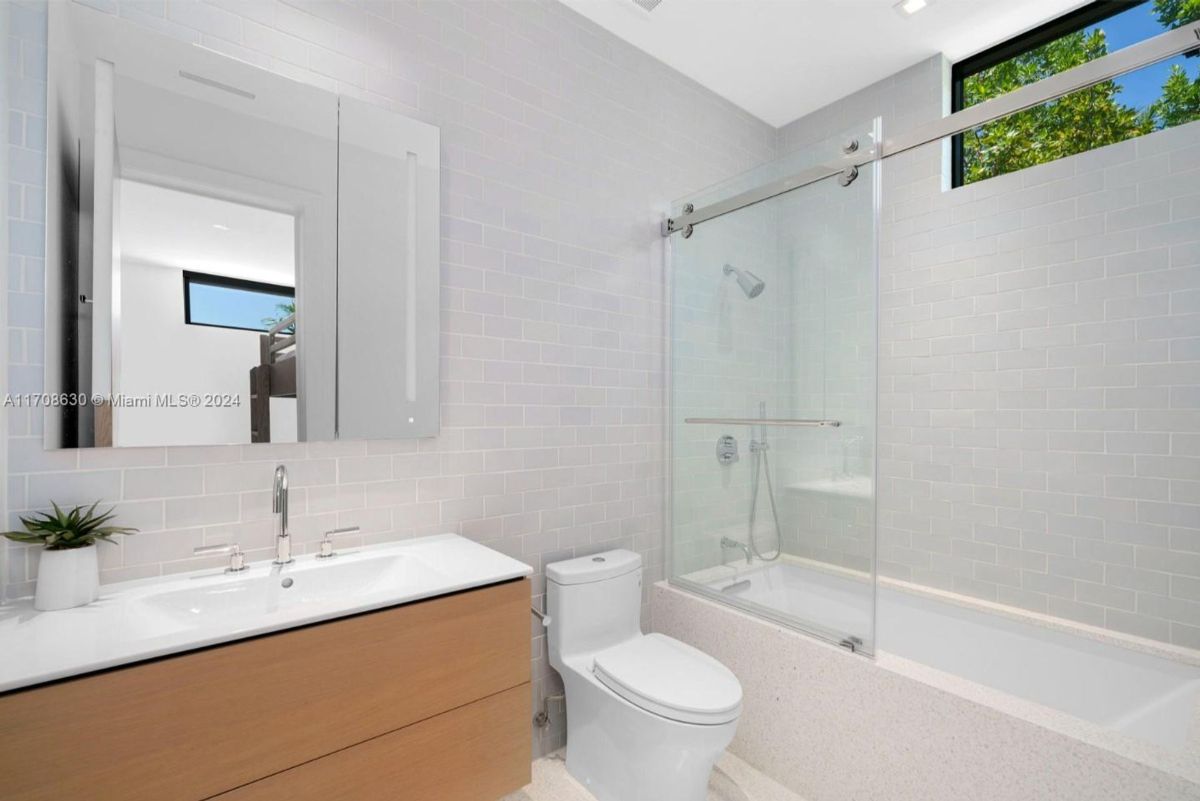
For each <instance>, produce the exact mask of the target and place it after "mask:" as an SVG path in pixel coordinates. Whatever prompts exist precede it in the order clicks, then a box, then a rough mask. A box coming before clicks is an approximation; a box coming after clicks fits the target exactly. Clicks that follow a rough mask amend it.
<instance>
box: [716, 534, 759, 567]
mask: <svg viewBox="0 0 1200 801" xmlns="http://www.w3.org/2000/svg"><path fill="white" fill-rule="evenodd" d="M726 548H734V549H739V550H741V552H742V553H744V554H746V564H750V563H751V561H752V559H751V557H750V546H749V545H746V544H745V543H742V542H738V541H737V540H733V539H730V538H729V537H721V550H722V552H724V550H725V549H726ZM721 561H722V562H724V561H725V560H724V558H722V559H721Z"/></svg>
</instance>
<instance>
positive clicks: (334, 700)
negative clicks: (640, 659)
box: [0, 579, 530, 801]
mask: <svg viewBox="0 0 1200 801" xmlns="http://www.w3.org/2000/svg"><path fill="white" fill-rule="evenodd" d="M529 636H530V625H529V581H528V580H525V579H522V580H517V581H512V582H508V583H505V584H500V585H496V586H493V587H486V588H483V589H478V590H472V591H469V592H463V593H459V594H457V595H451V596H447V597H443V598H435V599H431V600H427V601H421V602H417V603H413V604H408V605H405V606H399V607H394V608H391V609H385V610H381V611H378V612H372V613H368V614H363V615H358V616H355V617H349V618H343V619H340V620H334V621H330V622H328V623H322V624H318V625H314V626H310V627H307V628H301V629H294V630H291V631H285V632H281V633H279V634H273V635H269V636H265V637H259V638H256V639H252V640H246V641H243V642H236V643H231V644H229V645H223V646H219V647H215V648H210V649H207V650H202V651H196V652H192V653H186V654H182V655H179V656H174V657H169V658H166V659H162V660H159V661H155V662H149V663H145V664H141V665H134V666H131V667H127V668H118V669H114V670H111V671H107V672H104V673H99V674H94V675H91V676H84V677H81V678H78V679H70V680H67V681H63V682H59V683H56V684H51V685H49V686H46V687H35V688H31V689H28V690H17V691H14V692H10V693H8V694H5V695H0V743H3V748H0V799H3V801H42V800H43V799H44V800H45V801H63V800H64V799H72V801H83V800H84V799H120V800H121V801H168V800H169V801H200V799H205V798H209V797H211V796H214V795H217V794H219V793H222V792H225V791H228V790H231V789H233V788H236V787H240V786H242V785H245V784H249V783H250V782H253V781H256V780H258V779H261V778H263V777H265V776H269V775H271V774H274V773H278V772H280V771H286V770H288V769H289V768H293V767H295V766H297V765H300V764H302V763H305V762H309V761H311V760H315V759H318V758H320V757H323V756H325V755H327V754H331V753H333V752H335V751H339V750H341V749H344V748H348V747H349V746H352V745H356V744H359V743H363V742H365V741H367V740H371V739H373V738H377V737H379V736H380V735H383V734H387V733H389V732H394V731H396V730H398V729H401V728H404V727H406V726H410V725H411V724H413V723H416V722H418V721H423V720H426V719H428V718H432V717H434V716H436V715H439V714H440V713H442V712H446V711H447V710H451V709H455V708H457V707H461V706H465V705H467V704H469V703H471V702H472V701H476V700H478V699H481V698H487V697H490V696H494V695H496V694H497V693H502V692H503V691H505V690H509V689H511V688H514V687H522V686H526V685H527V683H528V682H529ZM522 692H524V694H525V706H524V707H522V709H521V714H520V716H519V720H520V721H521V724H522V726H523V727H524V733H523V739H528V711H529V710H528V700H529V699H528V689H527V688H526V689H525V690H523V691H522ZM527 767H528V766H526V768H527Z"/></svg>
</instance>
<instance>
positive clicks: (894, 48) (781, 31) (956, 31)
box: [561, 0, 1086, 127]
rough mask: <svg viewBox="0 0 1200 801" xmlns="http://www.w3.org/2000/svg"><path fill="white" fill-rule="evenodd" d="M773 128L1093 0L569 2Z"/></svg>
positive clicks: (993, 41) (675, 0)
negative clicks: (917, 6) (903, 6)
mask: <svg viewBox="0 0 1200 801" xmlns="http://www.w3.org/2000/svg"><path fill="white" fill-rule="evenodd" d="M561 2H563V3H564V4H566V5H567V6H569V7H570V8H573V9H574V10H575V11H577V12H579V13H580V14H582V15H584V16H585V17H588V18H590V19H591V20H592V21H594V22H596V23H598V24H599V25H601V26H603V27H604V28H607V29H608V30H609V31H611V32H612V33H614V34H616V35H617V36H619V37H620V38H622V39H624V40H626V41H627V42H629V43H631V44H633V45H634V46H636V47H638V48H640V49H641V50H644V51H645V52H647V53H649V54H650V55H652V56H654V57H655V58H657V59H658V60H660V61H662V62H664V63H666V64H668V65H670V66H671V67H674V68H675V69H676V70H678V71H680V72H682V73H683V74H684V75H687V76H688V77H690V78H692V79H693V80H695V81H697V82H698V83H700V84H702V85H703V86H706V87H708V88H709V89H711V90H712V91H714V92H716V93H717V94H718V95H721V96H722V97H724V98H726V99H728V100H730V101H732V102H733V103H735V104H737V105H738V106H741V107H742V108H744V109H745V110H746V111H749V112H750V113H751V114H753V115H754V116H756V117H758V118H760V119H762V120H764V121H766V122H768V123H770V124H771V125H773V126H776V127H778V126H781V125H785V124H787V123H789V122H791V121H792V120H795V119H797V118H799V117H802V116H804V115H805V114H808V113H809V112H811V111H814V110H816V109H818V108H821V107H822V106H824V105H827V104H829V103H831V102H833V101H834V100H837V99H838V98H841V97H845V96H846V95H848V94H851V93H852V92H855V91H857V90H859V89H862V88H863V87H865V86H869V85H871V84H873V83H875V82H876V81H879V80H882V79H883V78H886V77H888V76H889V75H892V74H894V73H896V72H899V71H900V70H902V69H904V68H905V67H909V66H911V65H913V64H915V63H917V62H918V61H921V60H922V59H925V58H928V57H929V56H932V55H935V54H936V53H938V52H944V53H945V54H946V55H947V56H948V57H949V58H950V59H951V60H952V61H954V60H958V59H961V58H963V57H965V56H969V55H972V54H974V53H977V52H979V51H980V50H984V49H986V48H987V47H989V46H991V45H993V44H996V43H997V42H1001V41H1003V40H1005V39H1007V38H1009V37H1011V36H1013V35H1015V34H1017V33H1020V32H1022V31H1025V30H1028V29H1029V28H1032V27H1035V26H1036V25H1038V24H1040V23H1042V22H1045V21H1046V20H1048V19H1052V18H1054V17H1057V16H1058V15H1060V14H1062V13H1064V12H1066V11H1069V10H1070V9H1073V8H1077V7H1079V6H1081V5H1083V4H1084V3H1085V2H1086V0H929V5H928V6H927V7H926V8H925V9H924V10H922V11H919V12H917V13H916V14H914V15H912V16H903V15H901V14H900V13H899V12H897V11H896V10H895V9H894V8H893V6H894V4H895V2H896V0H662V2H661V3H660V4H659V6H658V7H657V8H656V9H655V10H654V11H650V12H646V11H644V10H642V9H641V8H640V7H639V6H638V5H637V3H635V2H634V0H561Z"/></svg>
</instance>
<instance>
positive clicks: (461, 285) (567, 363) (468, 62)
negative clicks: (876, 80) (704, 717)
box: [0, 0, 776, 752]
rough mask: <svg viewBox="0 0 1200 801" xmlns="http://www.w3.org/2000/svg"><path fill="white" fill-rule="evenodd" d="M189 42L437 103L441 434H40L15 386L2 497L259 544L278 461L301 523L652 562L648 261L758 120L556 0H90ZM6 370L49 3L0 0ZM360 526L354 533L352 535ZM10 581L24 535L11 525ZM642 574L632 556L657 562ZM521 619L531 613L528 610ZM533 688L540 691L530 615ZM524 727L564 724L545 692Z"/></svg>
mask: <svg viewBox="0 0 1200 801" xmlns="http://www.w3.org/2000/svg"><path fill="white" fill-rule="evenodd" d="M88 5H92V6H94V7H96V8H99V9H101V10H103V11H106V12H111V13H116V14H120V15H122V16H124V17H127V18H129V19H130V20H132V21H134V22H136V23H138V24H140V25H145V26H147V27H150V28H153V29H155V30H158V31H161V32H163V33H166V34H168V35H171V36H175V37H177V38H179V39H182V40H184V41H188V42H192V43H197V44H200V45H203V46H206V47H210V48H213V49H215V50H219V51H221V52H225V53H228V54H230V55H232V56H234V57H236V58H241V59H244V60H246V61H249V62H251V63H254V64H258V65H261V66H264V67H266V68H267V69H271V70H274V71H277V72H279V73H281V74H283V75H286V76H288V77H291V78H295V79H297V80H301V81H305V82H309V83H313V84H315V85H318V86H321V87H324V88H327V89H330V90H334V91H337V92H340V93H343V94H348V95H355V96H359V97H362V98H365V99H367V100H369V101H372V102H376V103H380V104H382V105H385V106H388V107H390V108H393V109H395V110H396V111H398V112H401V113H404V114H408V115H411V116H413V117H416V118H418V119H421V120H424V121H426V122H429V123H432V124H435V125H438V126H440V127H441V129H442V150H443V152H442V164H443V179H442V180H443V186H442V199H443V209H442V215H443V216H442V231H443V236H444V241H443V243H442V310H443V311H442V321H443V330H442V341H441V352H442V423H443V429H442V433H441V435H440V436H439V437H438V438H436V439H429V440H422V441H410V442H339V443H333V444H329V443H308V444H301V445H255V446H249V445H247V446H230V447H215V448H148V449H119V450H96V451H89V450H83V451H52V452H45V451H43V450H42V445H41V436H40V435H41V420H40V416H39V415H38V414H36V413H35V414H31V413H29V412H28V411H25V410H19V409H16V410H14V409H9V410H7V418H8V420H7V424H8V430H9V442H8V445H9V451H10V459H11V463H10V473H9V476H8V492H9V508H8V515H7V521H8V524H9V525H13V524H15V523H16V520H15V518H16V515H18V514H20V513H22V512H25V511H27V510H32V509H37V508H39V507H43V506H45V505H46V504H48V503H49V501H50V500H51V499H54V500H56V501H58V502H60V503H83V502H91V501H93V500H96V499H101V500H102V501H104V502H106V503H115V504H116V506H117V510H118V512H119V513H120V515H121V519H122V521H123V522H125V523H127V524H129V525H133V526H137V527H139V528H140V529H142V533H140V534H138V535H136V536H134V537H129V538H126V539H124V540H123V541H122V544H121V545H119V546H113V547H106V548H104V549H103V550H102V554H103V580H104V581H106V582H111V581H117V580H121V579H128V578H136V577H141V576H152V575H158V574H160V573H166V572H172V571H180V570H189V569H194V568H197V567H202V566H208V565H216V564H218V562H219V560H214V559H211V558H210V559H194V558H192V557H191V549H192V548H193V547H194V546H196V545H199V544H202V543H211V542H223V541H227V540H236V541H239V542H240V543H241V544H242V546H243V547H245V548H247V549H248V550H249V552H250V556H251V558H261V557H264V556H265V555H266V554H267V553H268V548H269V545H270V538H271V520H270V505H269V497H268V496H269V489H270V481H271V472H272V470H273V468H274V466H275V464H276V463H277V462H284V463H286V464H287V465H288V467H289V470H290V474H291V479H292V482H291V483H292V487H294V489H293V490H292V498H291V508H292V511H293V518H292V519H293V525H294V528H295V531H296V534H297V536H298V538H299V540H300V541H301V543H303V544H304V545H305V547H306V548H309V549H311V548H312V547H313V544H314V542H315V541H316V539H317V538H318V537H319V536H320V533H321V532H322V531H323V530H325V529H329V528H333V527H336V526H344V525H351V524H353V525H358V526H360V527H362V529H363V532H364V535H363V537H362V538H361V539H362V541H364V542H373V541H379V540H388V539H395V538H400V537H411V536H416V535H421V534H430V533H436V532H443V531H457V532H460V533H462V534H463V535H465V536H468V537H471V538H473V539H476V540H479V541H481V542H486V543H487V544H488V545H490V546H492V547H495V548H497V549H499V550H501V551H504V552H506V553H508V554H511V555H513V556H515V557H517V558H519V559H521V560H523V561H526V562H528V563H529V564H531V565H533V566H534V568H535V569H536V570H537V575H536V576H535V582H534V592H535V594H536V597H535V598H534V599H533V600H534V602H535V603H540V602H541V598H540V594H541V592H542V567H543V565H544V564H545V563H546V562H548V561H553V560H555V559H560V558H566V557H570V556H573V555H576V554H581V553H587V552H590V551H594V550H599V549H604V548H610V547H628V548H633V549H635V550H637V551H638V552H640V553H641V554H642V555H643V556H644V557H645V559H646V562H647V568H648V570H647V578H648V579H650V580H651V581H652V580H656V579H658V578H660V577H661V575H662V547H661V541H662V508H663V496H662V486H663V480H662V474H663V468H662V399H663V369H662V360H663V336H662V326H663V322H662V320H663V315H662V308H663V306H662V286H663V274H662V270H663V259H662V250H661V239H660V238H659V235H658V222H659V220H660V218H661V215H662V213H663V212H664V211H665V209H666V206H665V203H666V201H668V200H669V199H670V198H673V197H676V196H678V195H680V194H682V193H683V192H686V191H689V190H691V189H694V188H696V187H701V186H706V185H709V184H712V183H715V182H716V181H718V180H719V179H721V178H723V177H725V176H728V175H732V174H735V173H738V172H742V171H744V170H746V169H748V168H750V167H752V166H753V165H755V164H759V163H761V162H764V161H767V160H769V159H770V158H772V157H773V156H774V153H775V143H776V134H775V130H774V129H772V128H771V127H769V126H767V125H766V124H765V123H762V122H760V121H758V120H756V119H754V118H752V117H751V116H750V115H748V114H746V113H745V112H742V111H740V110H739V109H737V108H735V107H734V106H732V105H731V104H729V103H727V102H725V101H723V100H721V99H720V98H718V97H716V96H715V95H713V94H711V93H710V92H708V91H707V90H705V89H703V88H701V87H699V86H698V85H696V84H694V83H692V82H691V81H689V80H688V79H686V78H684V77H682V76H681V75H679V74H678V73H675V72H673V71H672V70H670V69H668V68H667V67H665V66H664V65H662V64H660V63H658V62H656V61H654V60H653V59H651V58H650V57H649V56H646V55H645V54H643V53H641V52H640V51H638V50H636V49H635V48H633V47H631V46H629V45H627V44H624V43H622V42H620V41H619V40H617V39H615V38H614V37H612V36H611V35H609V34H608V33H606V32H604V31H602V30H601V29H599V28H597V27H596V26H594V25H593V24H592V23H590V22H588V21H586V20H584V19H583V18H581V17H579V16H577V15H576V14H575V13H574V12H572V11H570V10H568V9H567V8H566V7H564V6H562V5H560V4H559V3H557V2H553V1H552V0H507V1H505V0H464V1H463V2H452V1H451V0H436V1H435V2H395V3H391V2H380V3H348V2H347V3H335V2H326V1H325V0H313V1H311V2H310V1H309V0H296V1H295V2H287V3H285V2H274V1H273V0H220V1H219V2H212V3H201V2H189V1H187V0H185V1H184V2H174V1H172V2H166V3H164V2H161V1H160V2H153V0H152V1H151V2H144V1H143V0H138V1H137V2H129V1H127V0H119V1H118V0H95V1H94V2H89V3H88ZM0 13H3V14H4V15H5V16H6V17H7V23H8V24H7V26H6V27H7V35H8V36H9V37H10V39H9V42H10V51H9V52H10V60H9V63H8V64H6V65H5V70H6V75H7V76H8V80H9V89H10V91H11V97H12V109H13V110H12V112H11V113H10V114H9V118H8V120H7V121H6V131H7V137H8V143H7V145H8V153H9V157H10V161H11V165H12V168H11V174H10V176H9V179H8V191H9V198H10V206H9V213H10V219H9V221H8V224H9V230H10V232H11V237H10V244H9V251H10V252H9V271H8V289H9V292H8V310H9V323H8V331H7V333H8V340H9V367H8V380H9V385H10V387H9V388H10V389H11V390H12V391H13V392H22V391H36V390H39V389H40V387H41V385H42V344H41V343H42V336H41V332H42V308H43V303H42V286H43V280H42V270H43V262H42V258H43V252H44V246H43V240H44V225H43V222H44V221H43V202H44V201H43V197H44V194H43V193H44V175H45V168H44V164H45V161H44V153H45V97H44V93H45V36H46V34H45V8H44V6H42V5H41V4H39V3H33V2H30V3H23V2H12V3H6V4H5V7H4V8H3V9H2V10H0ZM348 544H352V543H348ZM7 548H8V552H9V557H10V559H9V565H8V570H7V575H6V576H5V577H4V578H5V579H6V581H5V584H6V592H7V595H8V596H9V597H15V596H21V595H26V594H29V593H30V592H31V591H32V588H33V581H34V579H35V577H36V558H35V552H34V551H32V550H28V549H25V548H22V547H18V546H16V545H11V544H10V545H8V546H7ZM651 581H647V582H646V586H647V587H649V586H650V583H651ZM535 633H537V634H539V635H540V631H539V632H535ZM533 660H534V677H535V685H536V686H535V697H536V698H540V697H541V696H542V695H544V694H547V693H552V692H555V691H557V690H556V684H555V682H556V679H555V678H554V677H553V675H552V672H551V671H550V669H549V667H548V666H547V665H546V664H545V661H544V644H543V641H542V638H541V637H540V636H538V637H537V638H536V639H535V641H534V648H533ZM555 720H556V725H555V726H554V727H552V728H551V730H550V731H548V732H546V733H539V734H535V748H537V750H538V751H539V752H544V751H547V750H551V749H553V748H556V747H559V746H561V745H562V742H563V739H564V737H565V734H564V732H563V730H562V728H561V725H560V724H561V722H562V716H561V715H557V716H555Z"/></svg>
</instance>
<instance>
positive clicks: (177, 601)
mask: <svg viewBox="0 0 1200 801" xmlns="http://www.w3.org/2000/svg"><path fill="white" fill-rule="evenodd" d="M532 572H533V570H532V568H530V567H529V565H526V564H524V563H522V562H518V561H517V560H516V559H512V558H510V557H508V556H505V555H504V554H501V553H498V552H497V551H493V550H492V549H491V548H487V547H485V546H483V545H480V544H478V543H476V542H472V541H471V540H467V539H464V538H462V537H460V536H458V535H456V534H439V535H437V536H433V537H422V538H420V539H413V540H403V541H400V542H395V543H386V544H383V545H372V546H367V547H363V548H355V549H350V550H346V551H340V552H339V553H338V555H337V556H336V557H334V558H333V559H327V560H326V559H317V558H316V557H315V556H313V555H307V556H301V557H297V558H296V561H295V563H293V564H290V565H287V566H285V567H282V568H280V567H278V566H276V565H273V564H272V563H271V562H269V561H264V562H256V563H253V564H251V565H250V566H249V569H247V570H246V571H244V572H241V573H235V574H227V573H223V572H221V571H214V570H211V569H209V570H201V571H195V572H192V573H179V574H176V575H172V576H163V577H155V578H151V579H139V580H137V581H126V582H121V583H119V584H105V585H102V586H101V588H100V590H101V594H100V598H99V599H98V600H97V601H95V602H94V603H91V604H89V605H87V606H81V607H78V608H76V609H65V610H62V611H58V612H38V611H35V610H34V609H33V607H32V604H31V602H30V601H29V600H23V601H16V602H11V603H7V604H3V605H0V692H3V691H6V690H14V689H17V688H20V687H28V686H30V685H34V684H39V683H41V682H45V681H51V680H53V679H61V678H64V677H67V676H76V675H79V674H82V673H88V672H91V671H94V670H101V669H103V668H110V667H115V666H117V665H125V664H129V663H132V662H138V661H141V660H144V659H152V658H154V657H160V656H165V655H168V654H176V653H182V652H184V651H191V650H194V649H197V648H203V647H205V646H209V645H216V644H219V643H225V642H231V641H233V640H240V639H244V638H246V637H253V636H256V635H259V634H268V633H270V632H275V631H282V630H284V629H290V628H294V627H296V626H302V625H306V624H309V623H316V622H320V621H323V620H331V619H333V618H338V617H345V616H346V615H353V614H356V613H359V612H368V611H371V610H375V609H383V608H385V607H389V606H396V605H399V604H404V603H408V602H410V601H417V600H420V599H422V598H432V597H435V596H438V595H446V594H448V593H452V592H457V591H459V590H466V589H471V588H475V587H483V586H486V585H489V584H495V583H498V582H502V581H507V580H510V579H515V578H522V577H524V576H528V575H530V574H531V573H532ZM288 579H290V580H291V583H290V586H287V587H285V586H284V584H285V583H287V580H288Z"/></svg>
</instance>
